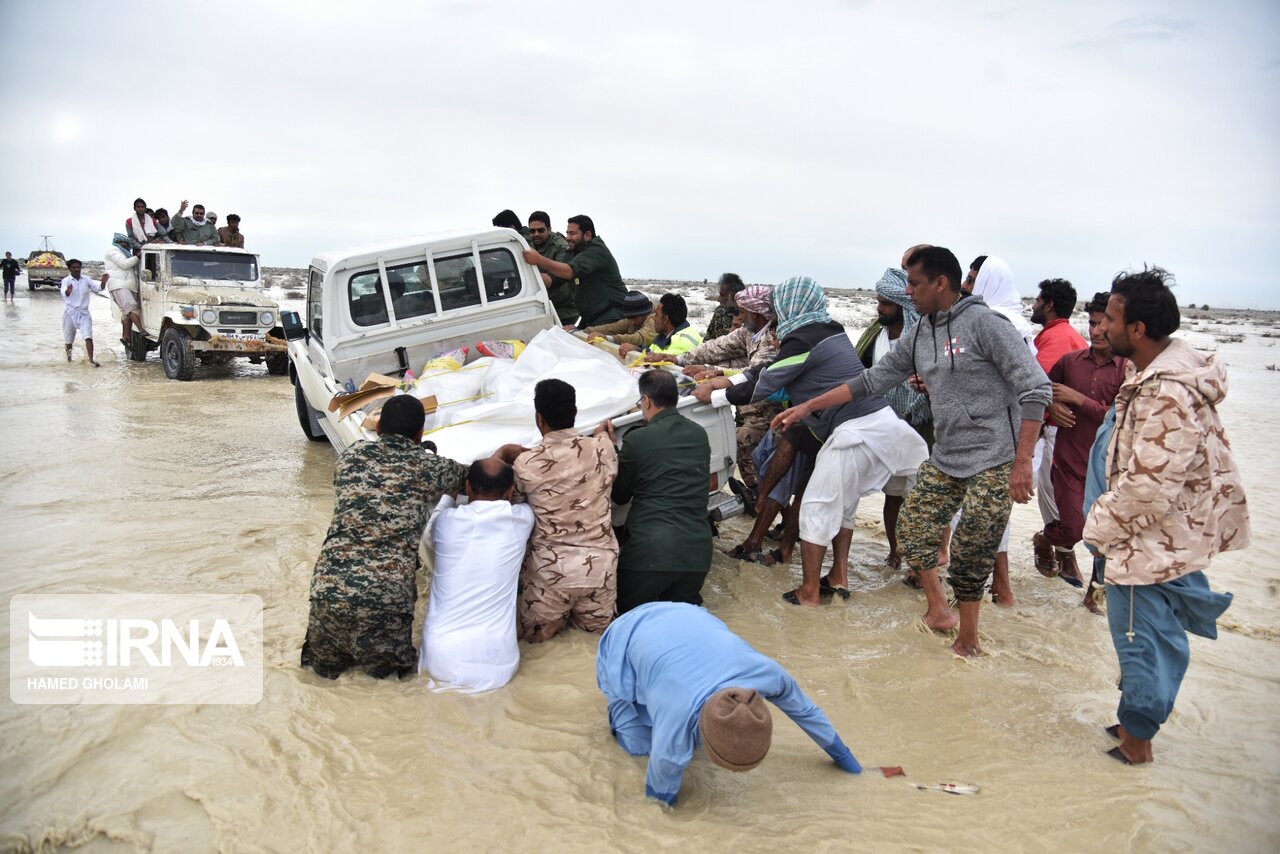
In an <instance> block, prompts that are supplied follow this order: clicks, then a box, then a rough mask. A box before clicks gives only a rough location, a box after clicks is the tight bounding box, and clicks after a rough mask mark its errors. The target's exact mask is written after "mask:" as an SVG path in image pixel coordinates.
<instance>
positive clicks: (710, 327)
mask: <svg viewBox="0 0 1280 854" xmlns="http://www.w3.org/2000/svg"><path fill="white" fill-rule="evenodd" d="M734 314H735V312H734V309H733V308H731V307H730V306H727V305H717V306H716V310H715V311H713V312H711V322H710V323H708V324H707V334H706V335H703V336H702V340H703V341H710V340H711V339H712V338H719V337H720V336H721V335H727V334H728V333H729V330H731V329H733V318H734Z"/></svg>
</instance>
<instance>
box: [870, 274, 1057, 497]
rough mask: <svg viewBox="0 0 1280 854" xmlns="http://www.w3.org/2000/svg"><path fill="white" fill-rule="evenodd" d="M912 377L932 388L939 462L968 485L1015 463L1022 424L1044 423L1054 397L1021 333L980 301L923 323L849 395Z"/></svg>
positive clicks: (880, 389) (970, 299)
mask: <svg viewBox="0 0 1280 854" xmlns="http://www.w3.org/2000/svg"><path fill="white" fill-rule="evenodd" d="M989 261H990V259H988V263H989ZM982 268H983V270H986V264H983V267H982ZM911 374H919V375H920V376H921V377H922V378H923V379H924V382H925V386H926V388H928V389H929V407H930V410H931V412H932V413H933V427H934V433H935V441H934V445H933V456H932V460H933V463H934V465H935V466H936V467H937V468H938V469H939V470H940V471H942V472H944V473H946V474H947V475H950V476H951V477H953V478H959V479H961V480H964V479H967V478H970V477H973V476H974V475H976V474H978V473H979V472H982V471H986V470H987V469H989V468H991V467H993V466H999V465H1003V464H1005V463H1008V462H1010V461H1012V460H1013V457H1014V452H1015V451H1016V446H1017V441H1018V435H1019V432H1020V429H1021V424H1022V422H1023V421H1024V420H1025V421H1043V420H1044V410H1045V407H1046V406H1048V405H1049V403H1050V402H1051V401H1052V400H1053V391H1052V386H1051V385H1050V384H1049V378H1048V377H1047V376H1045V373H1044V371H1042V370H1040V366H1039V365H1038V364H1037V363H1036V360H1035V358H1033V357H1032V355H1031V352H1030V350H1028V349H1027V347H1026V345H1025V344H1024V343H1023V341H1022V339H1021V338H1020V337H1019V336H1018V334H1017V332H1016V331H1015V330H1014V328H1013V327H1012V326H1010V325H1009V324H1008V323H1007V322H1005V320H1004V318H1003V316H1002V315H999V314H997V313H996V312H994V311H992V310H991V309H989V308H987V306H986V304H985V303H984V302H983V301H982V300H981V299H980V298H975V297H964V298H962V299H960V300H958V301H957V302H956V303H955V304H954V305H953V306H952V307H951V308H950V309H949V310H947V311H939V312H936V313H934V314H932V315H930V316H928V317H923V318H921V319H920V322H919V323H917V324H916V327H915V329H913V330H912V331H911V334H910V335H904V336H903V337H902V338H901V339H899V341H898V345H897V346H896V347H894V348H893V349H892V350H891V351H890V352H889V354H888V355H887V356H885V357H884V358H883V359H881V360H880V362H879V363H878V364H877V365H876V366H875V367H873V368H871V369H870V370H868V371H866V372H864V373H861V374H860V375H859V376H855V377H853V379H852V380H850V381H849V383H848V385H849V390H850V391H851V392H852V393H853V396H854V399H855V400H857V399H858V398H860V397H862V396H863V395H868V394H875V393H882V392H885V391H888V390H889V389H890V388H892V387H893V386H895V385H897V384H898V383H900V382H902V381H903V380H905V379H907V378H908V377H909V376H911Z"/></svg>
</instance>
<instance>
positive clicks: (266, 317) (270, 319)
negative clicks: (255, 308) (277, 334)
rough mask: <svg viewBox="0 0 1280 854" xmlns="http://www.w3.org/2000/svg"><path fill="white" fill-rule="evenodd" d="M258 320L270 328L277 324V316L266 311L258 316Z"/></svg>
mask: <svg viewBox="0 0 1280 854" xmlns="http://www.w3.org/2000/svg"><path fill="white" fill-rule="evenodd" d="M258 320H260V321H262V325H263V326H270V325H271V324H273V323H275V322H276V316H275V315H274V314H272V313H271V312H269V311H264V312H263V313H262V314H261V315H259V316H258Z"/></svg>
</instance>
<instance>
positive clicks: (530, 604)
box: [498, 379, 618, 643]
mask: <svg viewBox="0 0 1280 854" xmlns="http://www.w3.org/2000/svg"><path fill="white" fill-rule="evenodd" d="M533 406H534V412H535V416H534V417H535V419H536V422H537V425H538V430H539V431H540V432H541V433H542V444H541V445H539V446H538V447H536V448H534V449H532V450H529V449H527V448H522V447H520V446H518V445H507V446H505V447H503V448H502V449H500V450H499V451H498V455H499V456H500V457H502V458H503V459H505V460H507V461H509V462H511V463H512V467H513V468H514V469H515V479H516V492H517V495H518V496H519V495H522V496H523V497H524V499H525V500H526V501H528V502H529V506H530V507H532V508H533V513H534V520H535V521H534V528H533V536H532V537H531V538H530V548H529V553H528V555H527V556H526V557H525V562H524V570H523V572H522V573H521V577H520V582H521V589H520V597H519V600H518V602H517V606H516V615H517V619H518V623H519V632H520V638H521V639H522V640H526V641H528V642H530V643H540V642H542V641H545V640H549V639H550V638H552V637H555V636H556V635H557V634H558V633H559V632H560V631H561V630H562V629H563V628H564V627H565V626H566V625H569V624H572V625H573V626H574V627H575V628H578V629H582V630H583V631H586V632H596V633H599V632H602V631H604V630H605V628H606V627H607V626H608V625H609V623H610V622H612V621H613V617H614V613H615V602H616V599H617V585H618V582H617V578H618V575H617V567H618V541H617V539H616V538H615V537H614V534H613V525H612V523H611V517H610V514H611V508H610V504H609V494H610V490H611V489H612V488H613V480H614V478H615V477H616V476H617V472H618V455H617V452H616V451H615V450H614V447H613V443H612V442H610V441H609V439H608V438H607V437H605V436H581V435H579V434H578V432H577V430H575V429H574V427H573V422H574V419H575V418H576V417H577V414H578V407H577V400H576V393H575V392H574V388H573V386H571V385H569V384H568V383H566V382H564V381H563V380H557V379H547V380H542V381H541V382H539V383H538V384H537V385H536V386H535V387H534V392H533Z"/></svg>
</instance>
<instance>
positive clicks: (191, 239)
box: [169, 216, 218, 246]
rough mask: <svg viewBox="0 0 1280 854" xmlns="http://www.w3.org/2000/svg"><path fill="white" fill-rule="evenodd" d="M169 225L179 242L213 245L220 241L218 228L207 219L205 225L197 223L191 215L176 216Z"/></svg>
mask: <svg viewBox="0 0 1280 854" xmlns="http://www.w3.org/2000/svg"><path fill="white" fill-rule="evenodd" d="M169 225H170V226H171V227H172V229H173V234H174V235H175V236H176V237H177V238H178V242H179V243H192V244H198V245H200V246H213V245H214V244H215V243H217V242H218V230H217V229H216V228H214V226H213V223H211V222H209V220H207V219H206V220H205V221H204V224H203V225H196V224H195V222H194V221H193V220H192V219H191V217H189V216H175V217H174V218H173V219H171V220H170V221H169Z"/></svg>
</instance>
